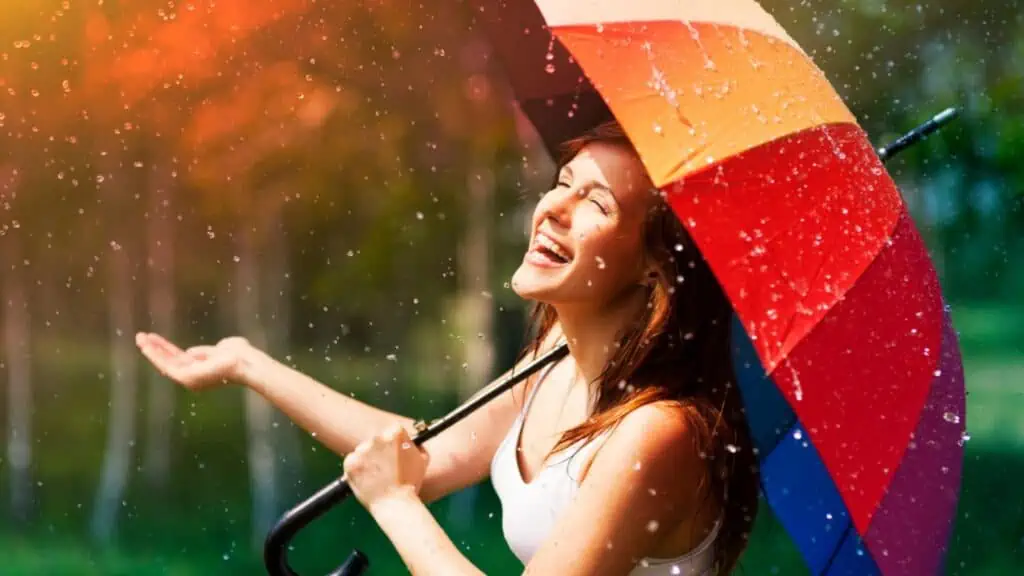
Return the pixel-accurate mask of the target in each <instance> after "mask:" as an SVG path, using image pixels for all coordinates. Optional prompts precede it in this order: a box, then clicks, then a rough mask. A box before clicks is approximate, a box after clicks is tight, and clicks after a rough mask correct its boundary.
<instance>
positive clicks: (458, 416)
mask: <svg viewBox="0 0 1024 576" xmlns="http://www.w3.org/2000/svg"><path fill="white" fill-rule="evenodd" d="M568 354H569V346H568V344H566V343H564V342H563V343H561V344H559V345H558V346H555V347H554V348H552V349H551V350H549V351H547V352H545V353H544V354H542V355H541V356H539V357H538V358H537V359H536V360H534V361H532V362H530V363H529V364H527V365H526V366H524V367H523V369H522V370H521V371H519V372H513V373H509V374H507V375H506V376H505V377H503V378H501V379H499V380H496V381H495V382H494V383H492V384H491V385H490V386H488V387H486V388H484V389H483V390H482V391H480V392H479V393H477V394H476V395H475V396H473V397H472V398H470V399H469V400H468V401H466V402H465V403H464V404H462V405H461V406H459V407H458V408H456V409H455V410H452V411H451V412H449V413H448V415H446V416H444V417H442V418H440V419H438V420H434V421H433V422H431V424H430V425H429V426H427V425H425V424H423V423H419V426H418V428H419V430H420V431H419V432H418V433H417V434H416V435H415V436H414V437H413V438H412V441H413V443H414V444H416V445H417V446H419V445H421V444H423V443H424V442H426V441H427V440H430V439H431V438H433V437H434V436H437V435H438V434H440V433H441V432H444V431H445V430H447V429H448V428H449V427H451V426H452V425H453V424H455V423H456V422H458V421H459V420H462V419H463V418H465V417H466V416H468V415H470V414H471V413H473V412H474V411H476V410H477V409H478V408H480V407H481V406H483V405H484V404H486V403H488V402H490V401H491V400H493V399H495V398H497V397H498V396H500V395H501V394H502V393H503V392H505V391H506V390H508V389H509V388H511V387H512V386H515V385H516V384H518V383H520V382H522V381H523V380H525V379H526V378H528V377H530V375H532V374H534V373H535V372H537V371H538V370H540V369H541V368H543V367H544V366H547V365H548V364H550V363H552V362H555V361H558V360H561V359H562V358H564V357H565V356H566V355H568ZM350 494H352V489H351V488H349V485H348V482H346V481H345V479H344V478H338V479H336V480H334V481H333V482H331V483H330V484H327V485H326V486H324V487H323V488H321V489H320V490H319V491H318V492H317V493H316V494H313V495H312V496H310V497H309V498H307V499H306V500H305V501H304V502H302V503H300V504H298V505H297V506H295V507H294V508H292V509H291V510H289V511H288V512H286V513H285V514H284V516H282V517H281V519H280V520H278V522H277V524H276V525H275V526H274V527H273V528H272V529H271V530H270V532H269V533H268V534H267V538H266V540H265V542H264V544H263V563H264V565H265V566H266V569H267V574H269V575H270V576H298V574H297V573H296V572H295V571H294V570H292V568H291V566H289V564H288V552H287V551H288V543H289V542H291V540H292V538H294V537H295V535H296V534H298V532H299V531H300V530H302V529H303V528H304V527H305V526H306V525H307V524H309V523H310V522H312V521H313V520H315V519H316V518H318V517H319V516H321V515H322V514H323V513H324V512H327V511H328V510H330V509H331V508H332V507H334V506H335V505H337V504H338V503H340V502H341V501H343V500H344V499H345V498H348V496H349V495H350ZM369 565H370V561H369V559H368V558H367V557H366V555H365V554H363V553H362V552H360V551H359V550H354V551H353V552H352V553H351V554H350V555H349V557H348V559H347V560H346V561H345V563H344V564H342V565H341V566H339V567H338V569H337V570H335V571H334V572H331V573H330V574H329V575H328V576H358V575H359V574H362V573H363V571H365V570H366V568H367V567H369Z"/></svg>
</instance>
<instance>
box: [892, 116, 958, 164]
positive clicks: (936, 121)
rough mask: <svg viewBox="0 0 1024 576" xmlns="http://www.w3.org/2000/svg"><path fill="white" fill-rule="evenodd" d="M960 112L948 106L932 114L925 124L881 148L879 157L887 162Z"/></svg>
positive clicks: (950, 120)
mask: <svg viewBox="0 0 1024 576" xmlns="http://www.w3.org/2000/svg"><path fill="white" fill-rule="evenodd" d="M959 114H960V111H959V110H957V109H956V108H946V109H945V110H943V111H942V112H939V113H938V114H936V115H935V116H932V117H931V118H930V119H929V120H928V121H927V122H925V123H924V124H921V125H920V126H918V127H917V128H914V129H913V130H911V131H910V132H907V133H906V134H904V135H903V136H900V137H899V138H898V139H897V140H896V141H895V142H893V143H892V144H889V145H887V146H882V147H881V148H879V149H878V157H879V158H881V159H882V162H885V161H886V160H888V159H890V158H892V157H893V156H895V155H896V154H899V153H900V152H902V151H903V150H905V149H907V148H909V147H910V146H911V145H913V144H916V143H917V142H920V141H921V140H924V139H925V138H926V137H927V136H928V135H930V134H931V133H932V132H935V131H936V130H938V129H939V128H942V127H943V126H945V125H946V124H948V123H950V122H952V121H953V119H954V118H956V117H957V116H958V115H959Z"/></svg>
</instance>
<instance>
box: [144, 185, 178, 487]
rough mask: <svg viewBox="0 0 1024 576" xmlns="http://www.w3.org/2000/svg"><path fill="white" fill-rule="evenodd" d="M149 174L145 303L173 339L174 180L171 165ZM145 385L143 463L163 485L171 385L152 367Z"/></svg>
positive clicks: (156, 326)
mask: <svg viewBox="0 0 1024 576" xmlns="http://www.w3.org/2000/svg"><path fill="white" fill-rule="evenodd" d="M151 178H152V179H151V181H150V182H149V183H148V185H149V210H148V212H149V219H148V226H147V232H148V235H147V251H148V253H149V258H148V262H147V270H148V272H149V274H148V287H147V288H148V292H149V294H148V297H147V304H148V306H149V317H150V323H151V327H152V330H154V331H155V332H158V333H160V334H162V335H164V336H166V337H168V338H172V339H173V337H174V328H175V326H174V312H175V309H176V308H177V306H176V304H177V302H176V297H175V291H174V287H175V285H174V224H173V219H172V213H173V211H172V208H171V199H172V196H173V186H174V179H173V178H172V176H171V167H170V166H163V165H159V166H157V167H156V168H155V173H154V174H152V175H151ZM148 384H149V386H148V392H149V398H148V400H149V403H148V406H147V409H146V452H145V455H144V459H143V467H144V470H145V474H146V481H147V483H148V484H149V485H150V487H152V488H155V489H163V488H165V487H166V486H167V482H168V480H169V478H170V468H171V430H172V428H173V425H174V400H175V391H176V387H175V385H174V384H173V383H172V382H169V381H168V380H167V379H166V378H163V377H161V376H160V374H159V373H158V372H156V371H155V370H151V371H150V373H149V382H148Z"/></svg>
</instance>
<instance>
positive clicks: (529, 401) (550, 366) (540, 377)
mask: <svg viewBox="0 0 1024 576" xmlns="http://www.w3.org/2000/svg"><path fill="white" fill-rule="evenodd" d="M556 364H558V361H557V360H556V361H554V362H551V363H549V364H548V365H547V366H545V367H544V368H542V369H541V371H540V372H539V373H538V374H537V380H536V381H534V383H533V388H530V392H529V393H528V394H527V395H526V400H525V401H524V402H523V409H522V411H520V413H519V417H520V418H523V417H525V416H526V412H527V410H529V409H530V405H531V404H533V399H534V397H535V396H537V389H538V388H540V385H541V383H542V382H544V379H545V378H547V377H548V374H550V373H551V370H553V369H554V367H555V365H556Z"/></svg>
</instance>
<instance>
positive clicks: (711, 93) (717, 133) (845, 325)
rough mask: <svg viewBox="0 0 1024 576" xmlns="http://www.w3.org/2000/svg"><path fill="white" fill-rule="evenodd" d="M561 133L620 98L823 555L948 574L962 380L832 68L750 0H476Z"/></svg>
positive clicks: (775, 482)
mask: <svg viewBox="0 0 1024 576" xmlns="http://www.w3.org/2000/svg"><path fill="white" fill-rule="evenodd" d="M474 4H475V11H474V14H475V20H476V23H477V25H479V26H480V27H481V29H482V30H483V32H484V33H485V34H486V35H487V36H488V37H489V38H490V40H491V42H492V45H493V47H494V51H495V53H496V55H497V56H498V57H499V59H500V60H501V61H502V63H503V65H504V68H505V72H506V73H507V76H508V78H509V80H510V82H511V85H512V89H513V92H514V93H515V95H516V98H517V101H518V104H519V106H520V108H521V109H522V111H523V113H524V114H525V115H526V116H527V117H529V118H530V120H531V122H532V123H533V125H534V126H535V128H536V129H537V132H538V133H539V135H540V137H541V139H542V140H543V141H544V143H545V144H546V146H547V147H548V148H549V150H551V151H552V152H555V151H556V150H557V145H558V143H559V142H562V141H564V140H565V139H567V138H568V137H571V136H573V135H576V134H578V133H579V132H580V131H582V130H583V129H586V128H588V127H591V126H593V125H594V124H595V123H596V122H599V121H601V120H604V119H607V118H611V117H614V118H615V119H617V120H618V121H619V122H620V123H621V124H622V126H623V127H624V129H625V130H626V132H627V133H628V135H629V137H630V139H631V140H632V142H633V144H634V146H635V147H636V149H637V151H638V152H639V154H640V156H641V159H642V161H643V163H644V164H645V166H646V168H647V170H648V172H649V174H650V176H651V178H652V179H653V181H654V184H655V185H656V186H658V187H659V188H660V189H661V190H663V191H665V192H666V193H667V196H668V199H669V202H670V203H671V205H672V208H673V209H674V211H675V213H676V214H677V216H678V217H679V218H680V220H681V221H682V222H683V224H684V225H685V226H686V228H687V230H688V231H689V233H690V235H691V236H692V237H693V239H694V241H695V243H696V244H697V246H698V247H699V249H700V250H701V253H702V254H703V256H704V257H705V258H706V259H707V261H708V262H709V264H710V266H711V268H712V270H714V272H715V274H716V275H717V277H718V279H719V281H720V283H721V285H722V287H723V288H724V290H725V292H726V293H727V294H728V296H729V298H730V300H731V301H732V303H733V307H734V309H735V312H736V318H737V328H738V329H737V330H736V331H735V332H736V343H737V347H736V355H735V358H736V365H737V372H738V377H739V380H740V385H741V387H742V390H743V396H744V402H745V403H746V405H747V412H748V415H749V422H750V426H751V429H752V431H753V433H754V437H755V442H756V445H757V448H758V450H759V455H760V458H761V465H762V471H761V472H762V485H763V490H764V494H765V497H766V499H767V501H768V503H769V505H770V506H771V508H772V510H773V512H774V513H775V515H776V516H777V517H778V518H779V520H780V521H781V523H782V524H783V525H784V526H785V528H786V529H787V531H788V533H789V535H790V536H791V537H792V538H793V540H794V543H795V544H796V546H797V547H798V548H799V550H800V551H801V553H802V555H803V557H804V559H805V561H806V563H807V565H808V567H809V568H810V569H811V571H812V572H813V573H815V574H847V573H851V574H872V573H875V574H884V575H887V576H891V575H894V574H915V575H919V574H934V573H937V572H939V571H940V570H941V568H942V560H943V557H944V550H945V547H946V544H947V541H948V539H949V533H950V530H951V526H952V521H953V518H954V514H955V508H956V501H957V494H958V490H959V483H960V472H961V461H962V449H963V443H962V436H963V433H964V425H965V424H964V414H965V407H964V403H965V402H964V398H965V394H964V381H963V370H962V367H961V365H960V355H959V350H958V344H957V341H956V337H955V334H954V332H953V329H952V326H951V323H950V318H949V314H948V312H947V310H946V307H945V306H944V303H943V298H942V293H941V289H940V286H939V282H938V278H937V275H936V272H935V269H934V267H933V266H932V263H931V261H930V259H929V257H928V253H927V250H926V248H925V246H924V244H923V242H922V240H921V238H920V236H919V234H918V232H917V230H916V228H915V226H914V224H913V221H912V220H911V218H910V216H909V214H908V212H907V208H906V205H905V204H904V202H903V200H902V197H901V196H900V193H899V191H898V189H897V188H896V185H895V183H894V182H893V181H892V179H891V178H890V176H889V175H888V173H887V172H886V171H885V170H884V168H883V167H882V162H881V160H880V159H879V157H878V155H877V153H876V152H875V150H874V149H873V147H872V146H871V144H870V142H869V140H868V138H867V137H866V135H865V133H864V132H863V130H862V129H861V128H860V127H859V126H858V124H857V122H856V119H855V118H854V117H853V115H852V114H851V113H850V111H849V110H848V109H847V107H846V106H845V104H844V103H843V102H842V100H841V99H840V97H839V96H838V95H837V93H836V92H835V90H834V89H833V88H832V86H831V85H830V83H829V82H828V80H827V79H826V78H825V76H824V74H823V73H822V72H821V71H820V70H819V69H818V68H817V67H816V66H815V65H814V63H813V62H812V61H811V59H810V58H809V57H808V56H807V54H806V53H804V52H803V50H801V48H800V47H799V46H798V45H797V44H796V42H795V41H794V40H793V39H792V38H791V37H790V36H789V35H788V34H787V33H786V32H785V30H783V29H782V27H781V26H779V24H778V23H777V22H776V21H775V20H774V19H773V18H772V17H771V16H770V15H769V14H768V13H767V12H765V11H764V10H763V9H762V8H761V7H760V6H759V5H758V4H757V3H756V2H755V1H753V0H687V1H686V2H678V1H670V0H645V1H643V2H635V1H624V0H587V1H586V2H564V1H561V0H536V1H531V0H521V1H512V0H505V1H501V0H474Z"/></svg>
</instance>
